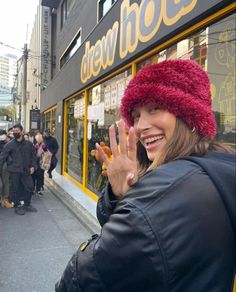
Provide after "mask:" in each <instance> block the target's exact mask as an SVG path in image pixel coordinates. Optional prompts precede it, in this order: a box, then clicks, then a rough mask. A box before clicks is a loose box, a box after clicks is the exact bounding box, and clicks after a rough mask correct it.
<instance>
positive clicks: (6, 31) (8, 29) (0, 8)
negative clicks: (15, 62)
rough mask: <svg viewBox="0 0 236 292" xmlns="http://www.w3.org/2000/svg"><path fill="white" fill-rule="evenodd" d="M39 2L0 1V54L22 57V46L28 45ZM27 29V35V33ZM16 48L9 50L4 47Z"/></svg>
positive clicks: (20, 0)
mask: <svg viewBox="0 0 236 292" xmlns="http://www.w3.org/2000/svg"><path fill="white" fill-rule="evenodd" d="M39 2H41V1H40V0H0V53H1V54H5V53H11V54H14V55H16V56H17V57H21V56H22V51H21V50H22V49H23V47H24V44H25V43H26V42H27V43H28V44H29V41H30V36H31V32H32V27H33V24H34V19H35V15H36V12H37V5H38V4H39ZM27 27H28V33H27ZM2 43H3V44H5V45H8V46H11V47H14V48H16V49H17V50H13V49H10V48H9V47H7V46H5V45H2Z"/></svg>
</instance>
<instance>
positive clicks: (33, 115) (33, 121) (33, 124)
mask: <svg viewBox="0 0 236 292" xmlns="http://www.w3.org/2000/svg"><path fill="white" fill-rule="evenodd" d="M40 121H41V114H40V110H39V109H32V110H30V130H39V129H40Z"/></svg>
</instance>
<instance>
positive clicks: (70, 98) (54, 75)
mask: <svg viewBox="0 0 236 292" xmlns="http://www.w3.org/2000/svg"><path fill="white" fill-rule="evenodd" d="M42 5H43V6H44V7H45V9H44V11H43V14H42V31H43V36H42V53H43V58H42V78H43V84H45V88H44V90H42V97H41V112H42V117H43V127H50V128H51V129H52V130H54V131H55V136H56V137H57V139H58V141H59V142H60V145H61V149H60V151H61V154H60V157H58V158H59V164H58V166H57V170H58V172H60V173H62V174H63V175H65V176H66V177H68V178H70V179H71V180H72V181H74V182H76V184H77V185H78V186H79V187H80V188H82V189H83V190H84V191H85V192H86V193H87V194H88V195H90V196H92V197H93V198H94V199H96V198H97V196H99V194H100V192H101V189H102V188H103V187H104V184H105V181H106V178H105V177H104V176H102V175H101V171H102V164H101V163H100V162H99V161H97V160H96V159H95V157H94V156H93V155H92V153H93V152H92V153H91V151H92V150H93V149H94V148H95V143H96V142H104V143H105V144H109V141H108V140H109V139H108V128H109V126H110V125H111V124H112V123H115V121H117V120H118V119H119V118H120V115H119V104H120V100H121V97H122V94H123V92H124V89H125V86H126V85H127V83H128V82H129V80H130V78H131V77H132V76H133V75H135V74H136V72H137V71H138V70H140V68H142V67H144V66H146V65H148V64H152V63H156V62H160V61H162V60H165V59H171V58H184V59H194V60H196V61H197V62H198V63H199V64H201V66H202V67H203V68H204V69H205V70H206V71H208V73H209V74H210V77H211V83H212V84H211V86H212V97H213V109H214V111H215V114H216V120H217V124H218V134H217V139H218V140H221V141H223V142H224V143H226V144H229V145H233V146H235V131H236V129H235V48H236V41H235V40H236V27H235V24H236V14H235V11H236V4H235V1H230V0H212V1H205V0H182V1H167V0H152V1H151V0H142V1H141V0H140V1H138V0H137V1H132V0H118V1H114V0H113V1H112V0H110V1H108V0H100V1H94V0H78V1H76V0H61V1H59V0H58V1H57V0H54V1H52V0H42Z"/></svg>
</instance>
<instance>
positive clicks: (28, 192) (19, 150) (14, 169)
mask: <svg viewBox="0 0 236 292" xmlns="http://www.w3.org/2000/svg"><path fill="white" fill-rule="evenodd" d="M12 130H13V136H14V138H13V139H12V140H11V141H10V142H9V143H7V144H6V145H5V147H4V148H3V150H2V152H1V154H0V173H2V169H3V165H4V163H5V162H7V169H8V172H9V178H10V190H11V197H12V201H13V203H14V207H15V213H16V214H18V215H24V214H25V212H26V211H28V212H36V211H37V210H36V208H34V207H33V206H32V205H31V196H32V192H33V190H34V185H33V180H32V177H31V174H33V173H34V171H35V170H36V167H37V163H36V154H35V149H34V146H33V144H32V143H31V142H29V141H26V140H25V139H24V135H23V128H22V126H21V125H20V124H16V125H14V126H13V129H12ZM22 198H23V201H24V204H23V205H22V204H21V202H20V201H21V200H22Z"/></svg>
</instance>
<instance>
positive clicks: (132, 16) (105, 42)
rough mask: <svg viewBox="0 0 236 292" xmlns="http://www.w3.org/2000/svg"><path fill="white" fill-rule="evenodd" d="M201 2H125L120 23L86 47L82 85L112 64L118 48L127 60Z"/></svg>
mask: <svg viewBox="0 0 236 292" xmlns="http://www.w3.org/2000/svg"><path fill="white" fill-rule="evenodd" d="M198 1H199V0H178V1H176V0H142V1H141V2H140V4H138V3H133V4H130V0H123V1H122V3H121V6H120V19H119V21H115V22H114V23H113V25H112V26H111V28H110V29H108V30H107V32H106V34H105V35H104V36H102V38H101V39H98V40H97V41H96V42H95V44H94V45H93V46H91V44H90V41H88V42H86V44H85V53H84V55H83V57H82V62H81V72H80V77H81V81H82V83H86V82H87V81H88V80H89V79H90V78H91V77H96V76H97V75H98V74H99V73H100V71H101V70H105V69H106V68H107V67H111V66H112V65H113V63H114V60H115V54H116V51H117V45H119V48H118V52H119V58H120V59H124V58H126V57H127V56H128V54H131V53H133V52H135V50H137V48H138V46H139V45H140V44H142V43H147V42H149V41H150V40H152V38H153V37H154V36H156V35H157V34H158V32H159V28H160V26H161V25H165V26H167V27H170V26H173V25H175V24H176V23H177V22H178V21H179V20H181V18H183V17H185V16H186V15H187V14H189V13H190V12H191V11H192V10H193V9H194V8H195V6H196V4H197V2H198ZM118 38H119V40H118Z"/></svg>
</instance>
